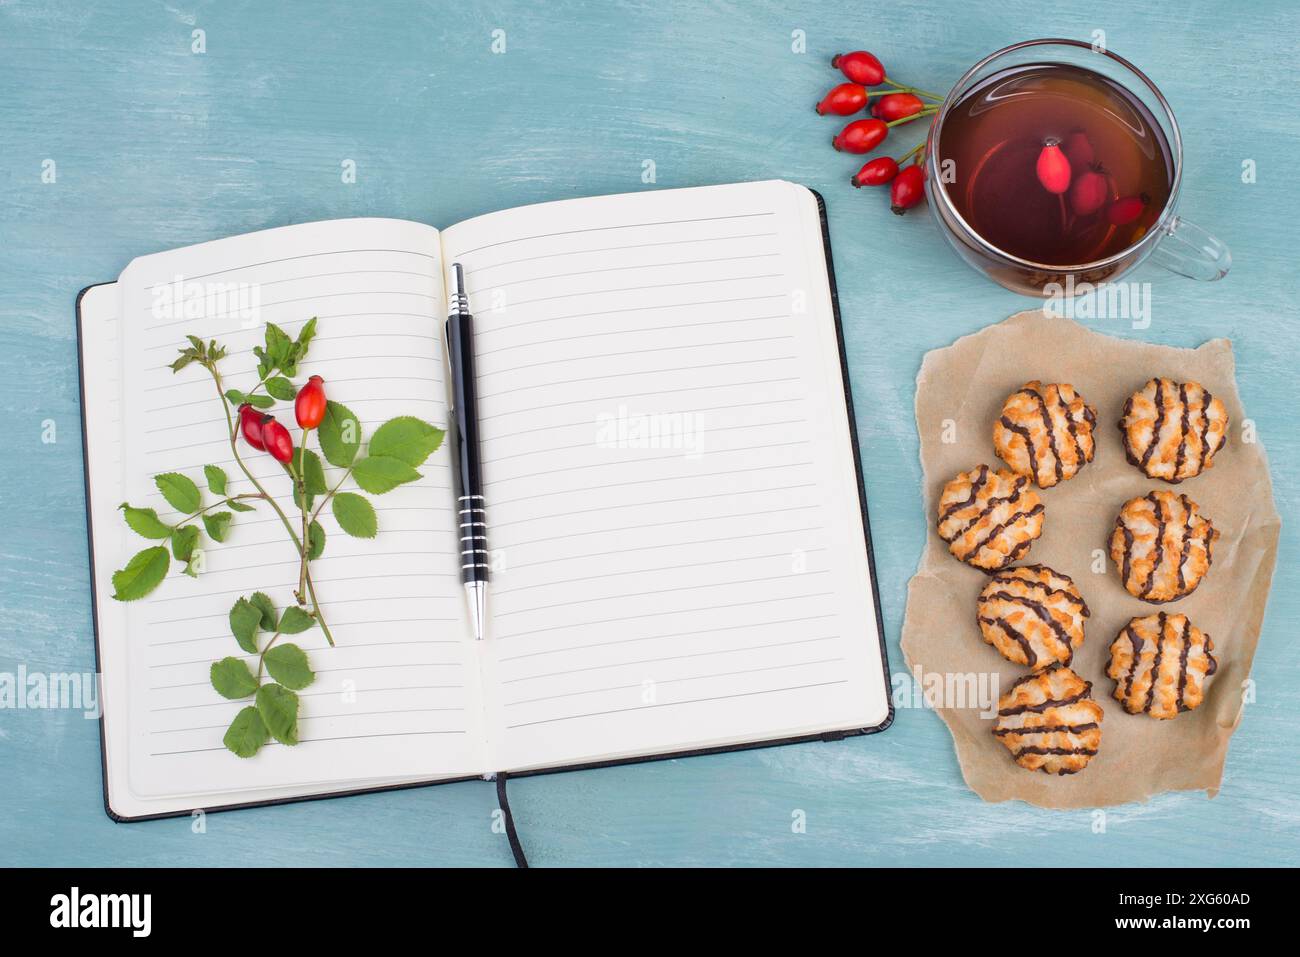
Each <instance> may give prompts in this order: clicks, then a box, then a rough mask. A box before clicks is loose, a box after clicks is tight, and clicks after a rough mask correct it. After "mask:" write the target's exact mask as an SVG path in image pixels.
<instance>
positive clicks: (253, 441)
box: [239, 402, 266, 452]
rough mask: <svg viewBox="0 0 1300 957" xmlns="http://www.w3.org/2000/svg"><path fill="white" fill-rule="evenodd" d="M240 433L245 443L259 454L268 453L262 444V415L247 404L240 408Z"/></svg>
mask: <svg viewBox="0 0 1300 957" xmlns="http://www.w3.org/2000/svg"><path fill="white" fill-rule="evenodd" d="M239 431H240V434H241V435H243V436H244V441H245V442H247V443H248V444H249V445H251V446H252V447H253V448H255V449H257V451H259V452H265V451H266V445H265V444H263V442H262V413H261V412H258V411H257V410H256V409H255V408H253V407H252V406H251V405H249V404H248V403H247V402H245V403H244V404H243V405H241V406H240V407H239Z"/></svg>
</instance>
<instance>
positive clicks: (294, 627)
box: [278, 605, 316, 635]
mask: <svg viewBox="0 0 1300 957" xmlns="http://www.w3.org/2000/svg"><path fill="white" fill-rule="evenodd" d="M314 624H316V619H315V618H313V617H312V616H311V615H309V614H307V613H306V612H305V611H303V610H302V609H301V608H299V607H298V606H297V605H290V606H289V607H288V608H286V609H285V610H284V614H283V615H281V616H280V624H279V626H278V630H279V632H280V634H282V635H300V634H302V633H303V632H304V631H306V630H307V629H308V628H310V627H311V626H312V625H314Z"/></svg>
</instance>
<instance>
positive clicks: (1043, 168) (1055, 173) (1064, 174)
mask: <svg viewBox="0 0 1300 957" xmlns="http://www.w3.org/2000/svg"><path fill="white" fill-rule="evenodd" d="M1034 172H1035V173H1036V174H1037V176H1038V182H1039V183H1040V184H1041V185H1042V187H1043V189H1045V190H1047V191H1048V192H1049V193H1064V192H1065V191H1066V190H1067V189H1069V188H1070V175H1071V173H1070V161H1069V160H1068V159H1067V158H1066V156H1065V152H1064V151H1063V150H1062V149H1061V141H1060V140H1058V139H1057V138H1056V137H1054V136H1049V137H1048V138H1047V139H1046V140H1044V141H1043V148H1042V149H1041V150H1040V151H1039V153H1038V162H1037V163H1035V164H1034Z"/></svg>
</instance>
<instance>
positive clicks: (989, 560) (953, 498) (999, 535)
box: [938, 465, 1043, 572]
mask: <svg viewBox="0 0 1300 957" xmlns="http://www.w3.org/2000/svg"><path fill="white" fill-rule="evenodd" d="M1028 486H1029V479H1028V478H1026V477H1025V476H1023V475H1016V474H1014V473H1013V472H1011V471H1010V470H1008V469H998V470H997V471H996V472H995V471H994V470H993V469H991V468H989V467H988V466H987V465H981V466H979V467H978V468H974V469H971V470H970V471H969V472H962V473H961V474H960V475H958V476H957V477H956V478H954V479H953V480H952V481H951V482H949V483H948V484H947V485H945V486H944V487H943V493H942V494H941V495H940V496H939V521H938V528H939V537H940V538H942V539H943V540H944V541H945V542H947V543H948V551H950V552H952V554H953V556H954V557H956V558H959V559H961V560H962V561H964V562H966V563H967V564H968V565H974V566H975V567H976V568H981V569H983V570H984V571H988V572H994V571H998V570H999V569H1001V568H1005V567H1006V566H1008V565H1010V564H1011V563H1012V562H1014V561H1016V560H1017V559H1018V558H1022V557H1023V556H1024V555H1025V553H1026V552H1028V551H1029V546H1030V545H1032V544H1033V541H1034V539H1036V538H1037V537H1038V536H1039V535H1041V534H1043V503H1042V502H1041V501H1040V500H1039V498H1038V495H1037V494H1036V493H1035V492H1034V490H1033V489H1032V488H1029V487H1028Z"/></svg>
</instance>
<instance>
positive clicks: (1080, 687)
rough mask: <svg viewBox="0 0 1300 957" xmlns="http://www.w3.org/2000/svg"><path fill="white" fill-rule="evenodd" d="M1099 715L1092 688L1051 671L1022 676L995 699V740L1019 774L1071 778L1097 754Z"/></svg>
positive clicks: (1061, 670)
mask: <svg viewBox="0 0 1300 957" xmlns="http://www.w3.org/2000/svg"><path fill="white" fill-rule="evenodd" d="M1102 715H1103V712H1102V709H1101V705H1099V704H1098V703H1097V702H1095V701H1093V700H1092V683H1091V682H1088V681H1084V680H1083V679H1082V678H1080V677H1079V676H1078V675H1076V674H1075V673H1074V672H1073V671H1071V670H1070V669H1069V668H1067V667H1066V666H1065V665H1053V666H1052V667H1050V668H1048V669H1047V670H1046V671H1040V672H1038V673H1037V674H1030V675H1025V677H1023V678H1021V679H1020V680H1019V681H1017V682H1016V683H1015V684H1013V685H1012V686H1011V688H1010V689H1009V690H1008V691H1007V693H1006V694H1004V695H1003V696H1002V697H1001V698H999V699H998V718H997V721H996V722H995V724H994V726H993V734H994V736H995V737H996V738H997V739H998V740H999V741H1001V742H1002V743H1003V744H1004V745H1006V747H1007V750H1008V751H1010V752H1011V756H1012V758H1014V759H1015V762H1016V764H1018V765H1020V766H1021V767H1022V768H1028V769H1029V770H1031V771H1043V772H1046V773H1047V774H1074V773H1075V772H1077V771H1082V770H1083V769H1084V768H1085V767H1087V766H1088V762H1089V761H1091V760H1092V759H1093V758H1094V757H1095V756H1096V754H1097V749H1098V747H1100V745H1101V719H1102Z"/></svg>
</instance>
